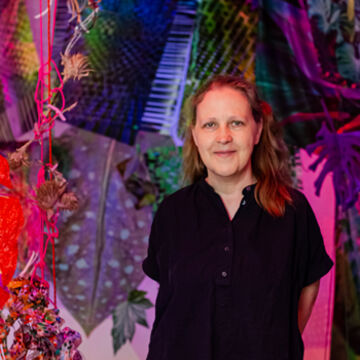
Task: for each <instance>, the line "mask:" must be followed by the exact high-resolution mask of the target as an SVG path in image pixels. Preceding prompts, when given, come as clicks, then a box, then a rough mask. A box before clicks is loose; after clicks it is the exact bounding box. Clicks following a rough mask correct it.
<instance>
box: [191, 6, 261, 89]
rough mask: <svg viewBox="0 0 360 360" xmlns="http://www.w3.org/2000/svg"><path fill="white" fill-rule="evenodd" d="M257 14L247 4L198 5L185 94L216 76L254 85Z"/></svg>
mask: <svg viewBox="0 0 360 360" xmlns="http://www.w3.org/2000/svg"><path fill="white" fill-rule="evenodd" d="M257 22H258V14H257V11H255V10H254V9H253V8H252V7H251V5H250V2H247V1H240V0H236V1H226V0H209V1H201V2H200V5H199V8H198V25H197V29H196V30H195V33H194V40H193V52H192V59H191V65H190V69H189V74H188V83H189V85H188V88H187V90H186V94H190V93H192V92H193V91H194V90H196V88H197V87H198V86H199V84H200V83H202V82H204V81H206V80H207V79H208V78H209V77H210V76H211V75H213V74H217V73H229V74H237V75H240V74H243V75H244V76H245V77H246V78H247V79H249V80H252V81H254V80H255V78H254V65H255V40H256V38H255V33H256V27H257Z"/></svg>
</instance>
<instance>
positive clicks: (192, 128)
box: [191, 126, 198, 147]
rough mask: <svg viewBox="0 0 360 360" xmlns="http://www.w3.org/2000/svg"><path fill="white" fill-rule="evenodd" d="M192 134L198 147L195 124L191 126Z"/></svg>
mask: <svg viewBox="0 0 360 360" xmlns="http://www.w3.org/2000/svg"><path fill="white" fill-rule="evenodd" d="M191 135H192V138H193V140H194V143H195V145H196V147H197V146H198V142H197V138H196V131H195V127H194V126H191Z"/></svg>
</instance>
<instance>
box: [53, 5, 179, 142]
mask: <svg viewBox="0 0 360 360" xmlns="http://www.w3.org/2000/svg"><path fill="white" fill-rule="evenodd" d="M175 5H176V0H152V1H148V0H141V1H133V0H132V1H125V2H124V1H115V0H103V1H102V2H101V5H100V6H101V10H100V12H99V18H98V19H97V20H96V23H95V25H94V27H93V28H92V29H91V31H90V32H89V34H86V35H85V40H84V41H82V43H80V44H77V46H76V48H75V49H74V50H73V52H76V51H81V52H82V53H86V54H88V55H89V65H90V67H91V68H92V69H93V71H92V72H91V74H90V76H89V77H87V78H84V79H81V81H80V82H78V83H77V84H75V83H73V82H71V81H70V82H69V84H67V85H66V86H65V88H64V94H65V98H66V99H67V103H68V104H71V103H73V102H75V101H78V106H77V107H76V108H75V109H74V110H73V111H71V112H70V113H69V114H68V115H67V119H68V121H69V123H71V124H73V125H76V126H79V127H81V128H84V129H87V130H91V131H94V132H96V133H99V134H104V135H107V136H109V137H112V138H115V139H118V140H121V141H123V142H125V143H133V142H134V140H135V136H136V133H137V130H138V128H139V124H140V120H141V117H142V113H143V111H144V104H145V101H146V98H147V96H148V94H149V91H150V85H151V81H152V79H153V77H154V76H155V72H156V69H157V66H158V63H159V60H160V57H161V53H162V51H163V47H164V44H165V41H166V38H167V33H168V29H169V27H170V25H171V23H172V18H173V10H174V7H175ZM65 10H66V9H65V7H64V8H63V9H62V11H65ZM58 16H59V17H61V18H62V19H63V22H64V25H65V18H66V16H65V14H64V13H62V14H60V13H59V15H58ZM57 31H59V33H58V34H57V36H59V37H60V38H61V37H62V36H64V33H66V31H64V29H63V28H59V30H57Z"/></svg>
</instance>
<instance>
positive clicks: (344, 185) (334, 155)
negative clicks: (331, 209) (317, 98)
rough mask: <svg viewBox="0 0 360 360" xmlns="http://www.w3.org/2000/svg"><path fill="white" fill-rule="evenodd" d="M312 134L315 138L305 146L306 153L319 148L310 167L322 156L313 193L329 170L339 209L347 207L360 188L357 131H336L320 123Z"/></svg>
mask: <svg viewBox="0 0 360 360" xmlns="http://www.w3.org/2000/svg"><path fill="white" fill-rule="evenodd" d="M316 137H317V141H316V142H315V143H314V144H311V145H308V146H307V147H306V151H307V152H308V154H309V155H310V154H312V153H313V152H314V151H315V150H316V149H318V148H320V153H319V157H318V159H317V160H316V161H315V162H314V163H313V164H311V166H310V169H311V170H315V169H316V168H317V166H318V165H319V164H320V163H321V162H322V161H323V160H324V159H326V160H325V164H324V167H323V169H322V170H321V172H320V175H319V177H318V178H317V179H316V181H315V187H316V195H319V194H320V189H321V186H322V183H323V181H324V179H325V176H326V175H327V174H328V173H329V172H332V173H333V182H334V188H335V194H336V201H337V203H338V204H339V205H341V206H342V207H343V209H348V208H349V207H351V206H352V205H354V204H355V202H356V200H357V197H358V193H359V191H360V152H359V144H360V131H354V132H349V133H341V134H339V133H336V132H331V131H330V130H329V129H328V128H327V126H326V124H325V123H323V124H322V126H321V129H320V130H319V132H318V133H317V135H316Z"/></svg>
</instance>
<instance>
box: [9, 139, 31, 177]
mask: <svg viewBox="0 0 360 360" xmlns="http://www.w3.org/2000/svg"><path fill="white" fill-rule="evenodd" d="M32 141H33V140H29V141H28V142H27V143H26V144H25V145H23V146H22V147H21V148H19V149H16V151H15V152H13V153H8V162H9V166H10V169H11V170H17V169H19V168H20V167H21V166H29V165H30V162H29V155H28V154H27V153H26V150H27V148H28V147H29V145H30V144H31V143H32Z"/></svg>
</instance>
